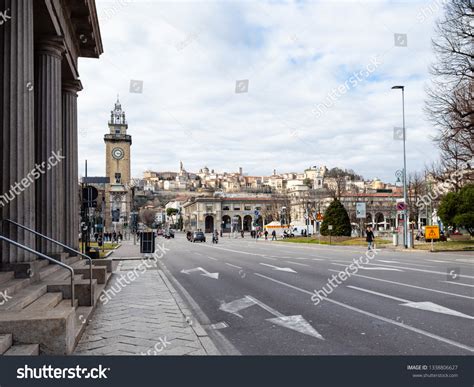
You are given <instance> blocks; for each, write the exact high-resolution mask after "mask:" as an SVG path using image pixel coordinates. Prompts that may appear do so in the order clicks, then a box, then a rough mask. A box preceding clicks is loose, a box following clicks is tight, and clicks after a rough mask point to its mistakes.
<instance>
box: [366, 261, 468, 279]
mask: <svg viewBox="0 0 474 387" xmlns="http://www.w3.org/2000/svg"><path fill="white" fill-rule="evenodd" d="M368 265H376V264H375V263H368ZM384 266H386V267H394V268H396V269H397V268H400V269H406V270H411V271H420V272H422V273H431V274H441V275H444V276H445V275H446V273H445V272H442V271H434V270H425V269H416V268H414V267H406V266H391V265H386V264H384ZM461 277H464V278H472V279H474V277H473V276H471V275H465V274H459V278H461Z"/></svg>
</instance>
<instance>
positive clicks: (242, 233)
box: [240, 230, 244, 238]
mask: <svg viewBox="0 0 474 387" xmlns="http://www.w3.org/2000/svg"><path fill="white" fill-rule="evenodd" d="M240 235H242V238H243V237H244V230H242V231H241V232H240Z"/></svg>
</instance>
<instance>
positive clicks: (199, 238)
mask: <svg viewBox="0 0 474 387" xmlns="http://www.w3.org/2000/svg"><path fill="white" fill-rule="evenodd" d="M192 242H193V243H194V242H206V236H205V235H204V233H203V232H202V231H195V232H194V233H193V238H192Z"/></svg>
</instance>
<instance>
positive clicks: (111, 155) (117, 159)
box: [104, 97, 132, 231]
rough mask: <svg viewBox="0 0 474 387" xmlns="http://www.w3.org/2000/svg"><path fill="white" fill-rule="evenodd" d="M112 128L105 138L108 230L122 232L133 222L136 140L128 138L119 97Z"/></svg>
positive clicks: (110, 126) (111, 121)
mask: <svg viewBox="0 0 474 387" xmlns="http://www.w3.org/2000/svg"><path fill="white" fill-rule="evenodd" d="M108 126H109V133H107V134H106V135H105V136H104V142H105V176H106V177H108V178H109V181H110V183H109V185H108V186H107V189H106V192H105V222H106V223H105V226H106V229H107V230H109V231H111V230H117V231H119V230H121V229H122V228H123V226H124V225H125V224H126V223H128V222H129V221H130V208H131V201H132V195H131V192H130V191H131V190H130V180H131V171H130V147H131V145H132V136H130V135H128V134H127V129H128V124H127V120H126V118H125V112H124V111H123V110H122V105H121V104H120V101H119V99H118V97H117V102H115V107H114V110H112V111H111V112H110V121H109V124H108Z"/></svg>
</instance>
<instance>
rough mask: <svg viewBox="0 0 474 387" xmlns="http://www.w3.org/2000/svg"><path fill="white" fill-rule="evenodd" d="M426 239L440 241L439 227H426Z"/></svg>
mask: <svg viewBox="0 0 474 387" xmlns="http://www.w3.org/2000/svg"><path fill="white" fill-rule="evenodd" d="M425 239H439V226H426V227H425Z"/></svg>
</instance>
